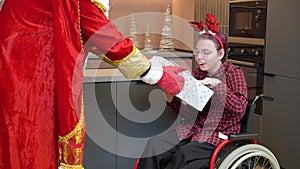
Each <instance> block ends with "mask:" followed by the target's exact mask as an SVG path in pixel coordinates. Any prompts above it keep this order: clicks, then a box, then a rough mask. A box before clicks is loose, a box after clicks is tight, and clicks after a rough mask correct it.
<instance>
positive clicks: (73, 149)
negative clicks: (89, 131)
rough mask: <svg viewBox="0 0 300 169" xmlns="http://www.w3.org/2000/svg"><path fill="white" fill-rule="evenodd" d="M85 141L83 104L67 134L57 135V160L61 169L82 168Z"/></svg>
mask: <svg viewBox="0 0 300 169" xmlns="http://www.w3.org/2000/svg"><path fill="white" fill-rule="evenodd" d="M84 141H85V123H84V106H83V104H82V109H81V113H80V119H79V122H78V123H77V125H76V127H75V128H74V129H73V130H72V131H71V132H70V133H68V134H67V135H65V136H59V137H58V147H59V161H60V167H62V168H63V169H83V166H82V164H83V152H84Z"/></svg>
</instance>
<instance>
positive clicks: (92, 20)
mask: <svg viewBox="0 0 300 169" xmlns="http://www.w3.org/2000/svg"><path fill="white" fill-rule="evenodd" d="M80 29H81V34H82V38H83V39H82V40H83V41H84V44H85V47H84V49H85V50H87V51H90V52H92V53H94V54H97V55H101V54H104V55H105V56H107V57H108V58H109V59H110V60H112V61H114V60H121V59H123V58H125V57H126V56H128V55H129V54H130V53H131V52H132V50H133V44H132V41H131V40H130V39H128V38H126V37H125V36H124V35H123V34H122V33H120V32H119V31H118V30H117V27H116V26H115V25H114V24H113V23H112V22H110V20H108V19H107V18H106V16H105V15H104V13H103V12H102V11H101V9H100V8H99V7H97V5H96V4H94V3H93V2H91V0H81V1H80Z"/></svg>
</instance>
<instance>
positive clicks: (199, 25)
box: [189, 14, 224, 49]
mask: <svg viewBox="0 0 300 169" xmlns="http://www.w3.org/2000/svg"><path fill="white" fill-rule="evenodd" d="M216 22H217V20H216V18H215V16H214V15H212V14H206V18H205V24H206V27H207V28H208V31H205V30H204V24H203V22H202V21H200V22H189V23H190V24H191V26H192V27H193V28H194V30H195V31H198V32H199V34H200V35H201V34H204V33H208V34H211V35H213V36H214V37H215V38H216V39H217V40H218V42H219V44H220V46H221V48H222V49H224V45H223V42H222V40H221V39H220V37H219V36H218V35H216V33H218V32H219V26H220V23H216Z"/></svg>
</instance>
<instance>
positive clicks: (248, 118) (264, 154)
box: [133, 94, 280, 169]
mask: <svg viewBox="0 0 300 169" xmlns="http://www.w3.org/2000/svg"><path fill="white" fill-rule="evenodd" d="M259 99H260V100H269V101H273V98H272V97H269V96H265V95H264V94H261V95H258V96H256V97H255V98H254V99H253V100H252V101H251V102H250V103H248V105H247V110H246V113H245V115H244V117H243V119H242V128H241V132H240V133H239V134H230V135H228V139H226V140H224V141H223V142H222V143H221V144H219V145H218V146H217V147H216V149H215V150H214V152H213V154H212V157H211V160H210V164H209V169H229V168H230V169H239V168H241V169H243V165H244V166H247V168H250V167H255V168H256V165H262V166H260V167H261V168H262V169H263V168H264V167H268V168H272V169H280V165H279V163H278V161H277V159H276V157H275V155H274V154H273V153H272V152H271V151H270V150H269V149H267V148H266V147H264V146H262V145H259V144H258V143H257V141H256V139H257V138H259V134H258V133H251V128H252V122H253V115H254V112H255V108H256V102H257V101H258V100H259ZM232 145H234V146H232ZM225 147H229V148H231V149H232V150H230V151H229V152H222V151H225ZM221 152H222V153H221ZM221 154H222V155H221ZM224 154H225V155H227V156H225V157H223V155H224ZM251 160H253V161H251ZM261 162H263V164H259V163H261ZM138 163H139V158H138V159H137V160H136V162H135V164H134V168H133V169H137V167H138ZM245 163H247V164H245ZM255 168H253V169H255Z"/></svg>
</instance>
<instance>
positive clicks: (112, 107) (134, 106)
mask: <svg viewBox="0 0 300 169" xmlns="http://www.w3.org/2000/svg"><path fill="white" fill-rule="evenodd" d="M84 103H85V114H86V129H87V132H86V133H87V134H86V145H85V156H84V166H85V168H88V169H99V167H100V168H109V169H127V168H128V169H130V168H132V167H133V165H134V162H135V161H136V158H137V157H139V156H141V153H142V151H143V149H144V147H145V144H146V141H147V140H148V139H149V138H150V137H153V136H155V135H158V134H160V133H162V132H164V131H166V130H168V129H169V128H170V127H172V126H173V125H175V124H176V123H177V122H176V118H177V115H176V113H174V112H173V111H172V110H171V109H170V108H169V107H168V106H166V102H165V100H164V97H163V93H162V90H161V89H160V88H159V87H158V86H151V85H147V84H144V83H143V82H141V81H135V80H133V81H118V80H117V79H115V81H113V82H97V83H85V84H84Z"/></svg>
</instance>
